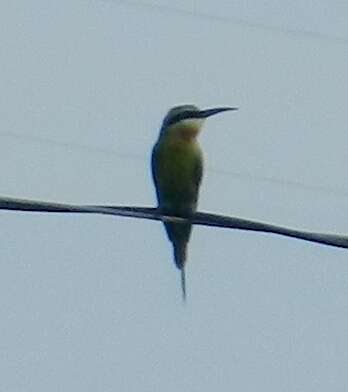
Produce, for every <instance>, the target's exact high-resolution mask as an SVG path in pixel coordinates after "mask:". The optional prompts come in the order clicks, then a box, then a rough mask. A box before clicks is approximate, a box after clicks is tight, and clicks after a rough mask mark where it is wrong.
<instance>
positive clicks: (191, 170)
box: [151, 105, 237, 300]
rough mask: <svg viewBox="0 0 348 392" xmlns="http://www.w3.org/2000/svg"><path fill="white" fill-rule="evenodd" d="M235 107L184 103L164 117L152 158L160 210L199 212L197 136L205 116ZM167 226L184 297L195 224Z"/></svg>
mask: <svg viewBox="0 0 348 392" xmlns="http://www.w3.org/2000/svg"><path fill="white" fill-rule="evenodd" d="M236 109H237V108H231V107H220V108H214V109H206V110H199V109H198V108H197V107H196V106H194V105H182V106H175V107H174V108H172V109H170V110H169V112H168V113H167V115H166V116H165V118H164V120H163V124H162V127H161V130H160V134H159V137H158V140H157V142H156V144H155V146H154V148H153V151H152V160H151V163H152V176H153V181H154V183H155V187H156V194H157V200H158V209H159V211H161V213H163V214H167V215H176V216H182V217H189V216H190V214H192V213H194V212H196V210H197V202H198V194H199V187H200V184H201V179H202V174H203V155H202V151H201V148H200V146H199V144H198V141H197V137H198V135H199V133H200V131H201V129H202V126H203V123H204V120H205V119H206V118H208V117H210V116H213V115H215V114H218V113H221V112H225V111H228V110H236ZM164 226H165V228H166V231H167V235H168V238H169V240H170V241H171V242H172V244H173V250H174V261H175V264H176V266H177V267H178V268H179V270H180V271H181V285H182V294H183V299H184V300H185V298H186V283H185V263H186V256H187V244H188V241H189V239H190V235H191V229H192V224H191V223H186V222H184V223H174V222H165V223H164Z"/></svg>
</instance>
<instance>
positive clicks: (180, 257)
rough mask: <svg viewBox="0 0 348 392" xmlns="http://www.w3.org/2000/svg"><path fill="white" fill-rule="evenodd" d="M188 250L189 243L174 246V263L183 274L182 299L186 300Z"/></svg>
mask: <svg viewBox="0 0 348 392" xmlns="http://www.w3.org/2000/svg"><path fill="white" fill-rule="evenodd" d="M186 250H187V243H186V242H182V243H179V244H174V261H175V264H176V266H177V267H178V268H179V270H180V272H181V288H182V299H183V301H185V300H186V277H185V263H186V253H187V252H186Z"/></svg>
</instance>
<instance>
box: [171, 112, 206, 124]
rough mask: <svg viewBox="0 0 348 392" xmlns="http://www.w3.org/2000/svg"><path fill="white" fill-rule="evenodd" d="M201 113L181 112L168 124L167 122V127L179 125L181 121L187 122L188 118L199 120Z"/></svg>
mask: <svg viewBox="0 0 348 392" xmlns="http://www.w3.org/2000/svg"><path fill="white" fill-rule="evenodd" d="M199 117H200V116H199V112H198V111H194V110H187V111H185V112H181V113H178V114H176V115H175V116H173V117H171V118H170V119H169V121H168V122H166V126H170V125H173V124H175V123H178V122H179V121H182V120H186V119H188V118H199Z"/></svg>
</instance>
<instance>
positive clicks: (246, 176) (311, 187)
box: [0, 132, 348, 198]
mask: <svg viewBox="0 0 348 392" xmlns="http://www.w3.org/2000/svg"><path fill="white" fill-rule="evenodd" d="M1 136H2V137H9V138H13V139H18V140H29V141H32V142H35V143H42V144H47V145H52V146H56V147H59V148H69V149H76V150H81V151H85V152H88V153H92V154H102V155H107V156H110V157H122V158H128V159H136V160H138V161H142V162H143V161H144V158H145V157H144V155H143V154H137V153H131V152H124V151H120V150H117V149H113V148H109V147H96V146H90V145H88V144H84V143H80V142H72V141H64V140H54V139H51V138H48V137H44V136H39V135H32V134H22V133H17V132H0V137H1ZM207 171H211V172H214V173H218V174H222V175H226V176H230V177H234V178H237V179H240V180H242V181H255V182H260V183H268V184H272V185H276V186H287V187H292V188H297V189H302V190H305V191H315V192H318V193H322V194H327V195H334V196H336V197H343V198H347V197H348V190H345V189H343V188H336V187H330V186H324V185H318V184H308V183H304V182H301V181H294V180H287V179H283V178H278V177H274V176H262V175H256V174H253V173H250V172H247V171H236V170H228V169H221V168H218V167H212V166H208V167H207Z"/></svg>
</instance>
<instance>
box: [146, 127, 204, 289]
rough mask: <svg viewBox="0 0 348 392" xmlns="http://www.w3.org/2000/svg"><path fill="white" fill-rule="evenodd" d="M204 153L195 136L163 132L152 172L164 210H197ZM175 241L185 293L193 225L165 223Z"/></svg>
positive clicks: (188, 212) (172, 240)
mask: <svg viewBox="0 0 348 392" xmlns="http://www.w3.org/2000/svg"><path fill="white" fill-rule="evenodd" d="M202 162H203V159H202V152H201V149H200V147H199V145H198V143H197V142H196V140H195V139H192V140H185V139H183V138H180V137H176V135H174V136H173V135H163V136H162V137H160V139H159V141H158V142H157V143H156V145H155V147H154V149H153V153H152V174H153V179H154V183H155V186H156V193H157V200H158V207H159V208H160V209H161V211H162V212H163V213H167V214H174V215H186V216H187V215H189V214H191V213H192V212H195V211H196V209H197V201H198V193H199V186H200V183H201V178H202V167H203V165H202ZM164 225H165V228H166V231H167V234H168V238H169V240H170V241H171V242H172V244H173V250H174V261H175V264H176V266H177V267H178V268H179V269H180V270H181V271H182V284H183V294H184V296H185V278H184V267H185V262H186V254H187V243H188V241H189V239H190V235H191V229H192V225H191V224H187V223H165V224H164Z"/></svg>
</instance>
